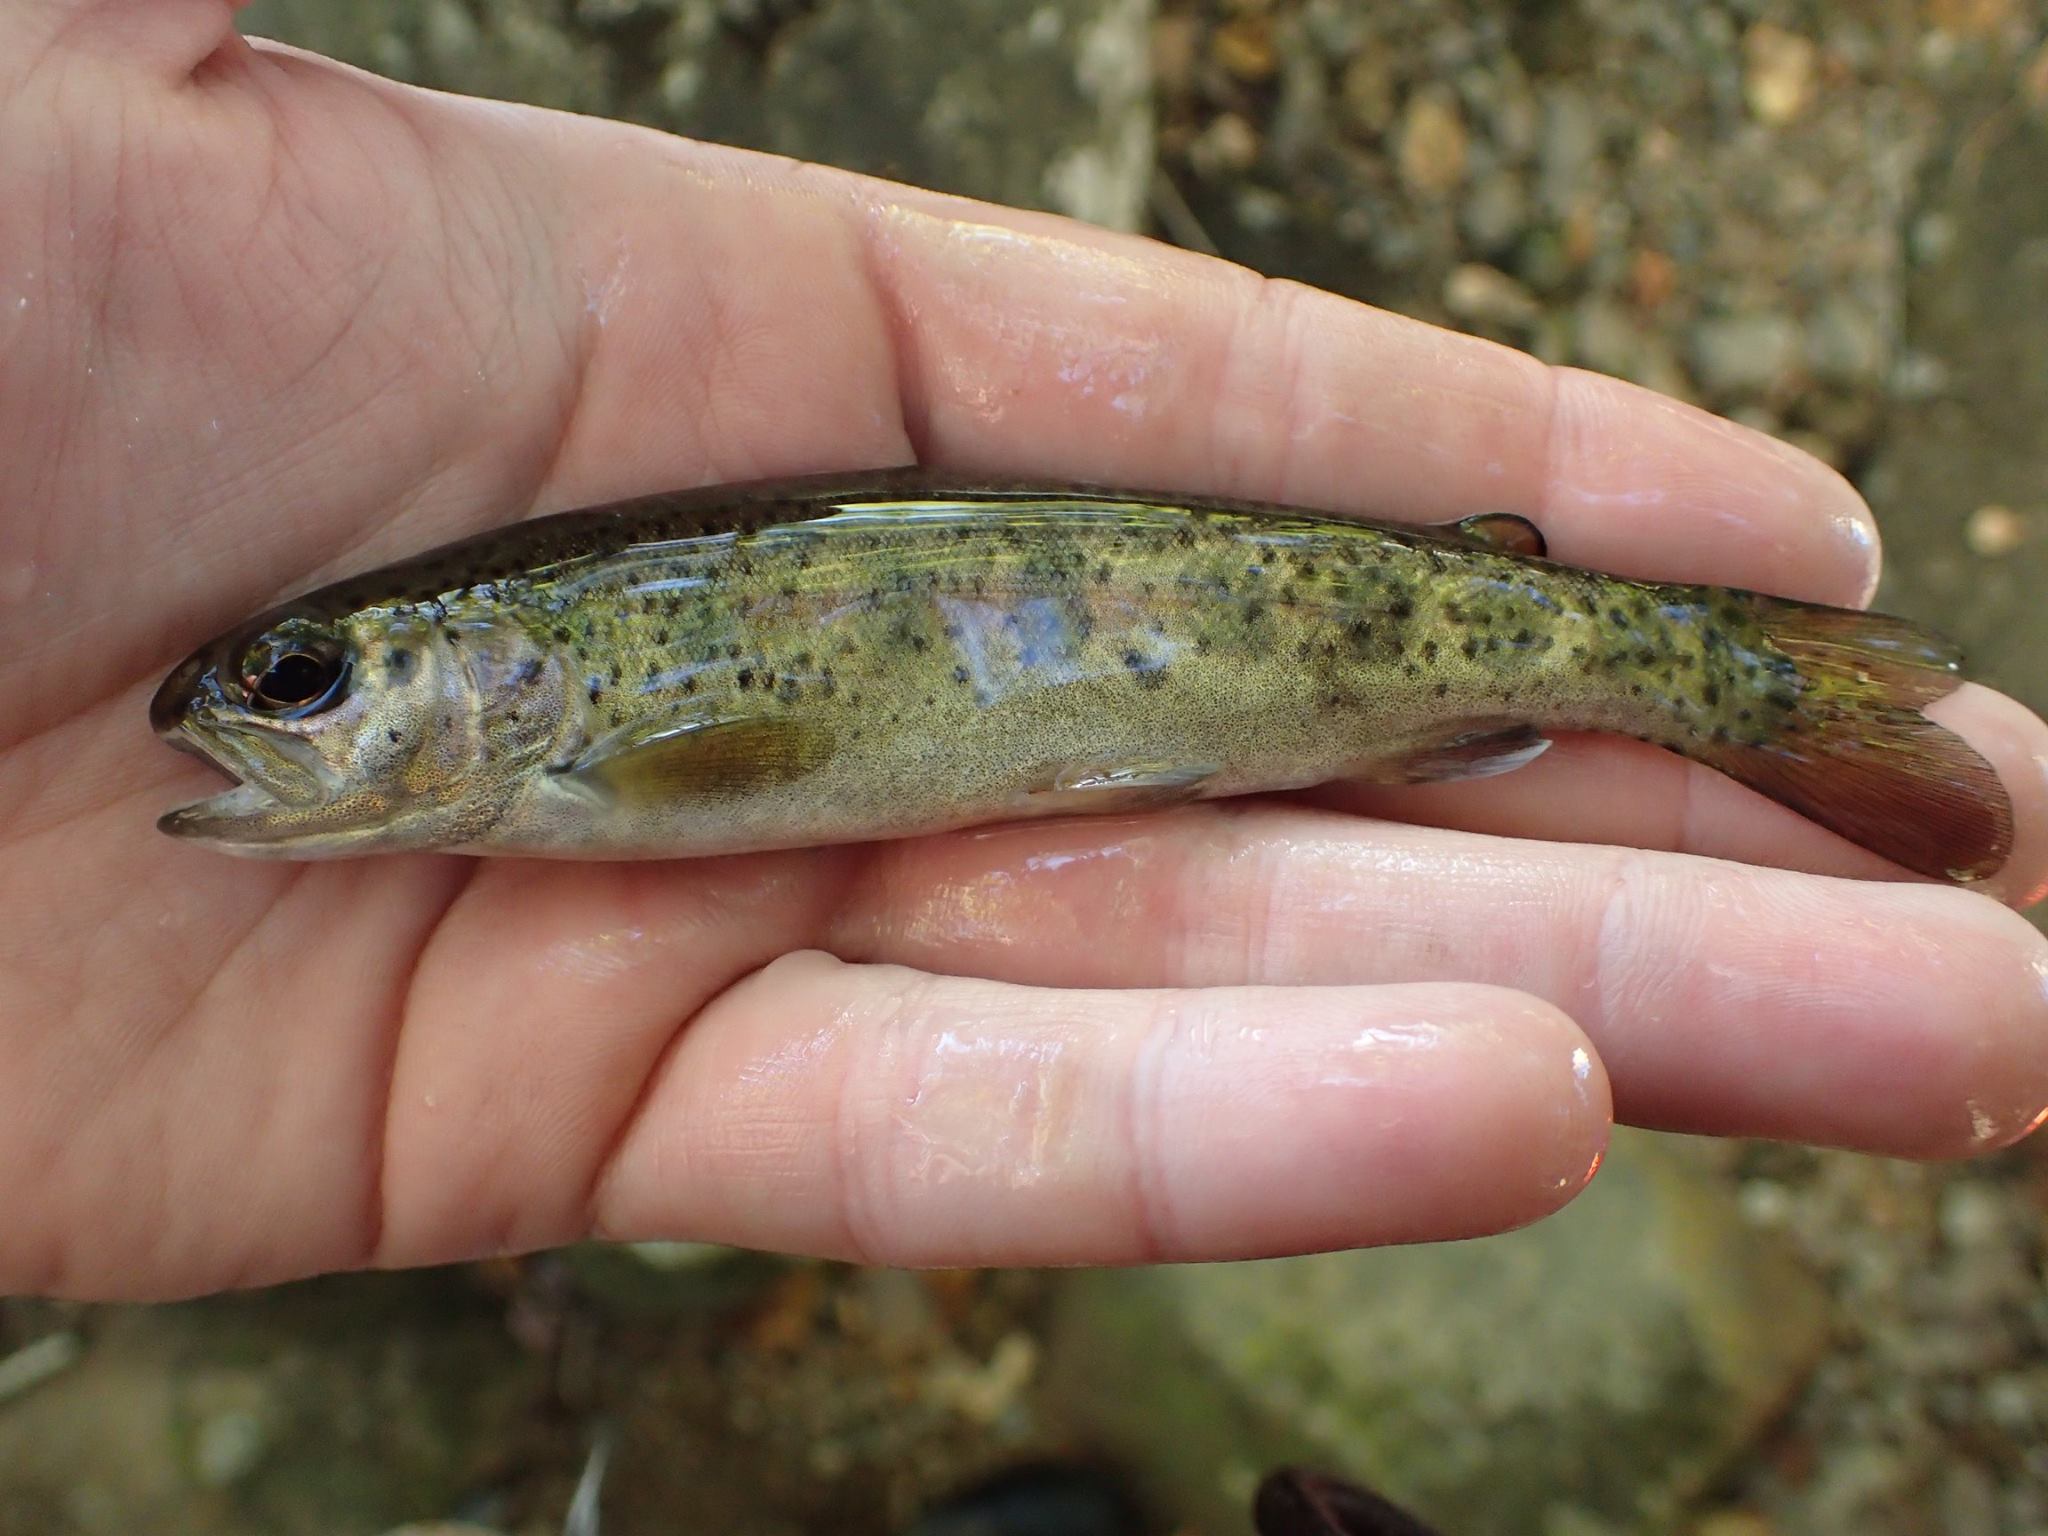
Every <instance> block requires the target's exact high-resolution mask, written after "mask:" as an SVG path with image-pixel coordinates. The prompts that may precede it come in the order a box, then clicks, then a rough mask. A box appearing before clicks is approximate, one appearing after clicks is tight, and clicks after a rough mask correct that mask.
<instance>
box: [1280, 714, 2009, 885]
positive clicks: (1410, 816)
mask: <svg viewBox="0 0 2048 1536" xmlns="http://www.w3.org/2000/svg"><path fill="white" fill-rule="evenodd" d="M1928 713H1929V714H1930V715H1931V716H1932V717H1933V718H1934V719H1936V720H1939V721H1940V722H1941V723H1942V724H1944V725H1946V726H1948V727H1949V728H1950V729H1951V730H1954V731H1956V732H1958V733H1959V734H1961V735H1962V736H1963V737H1964V738H1965V739H1966V740H1968V741H1969V742H1970V743H1971V744H1972V745H1974V746H1975V747H1976V748H1977V750H1978V751H1980V752H1982V753H1983V754H1984V756H1985V757H1986V758H1987V759H1988V760H1989V761H1990V763H1991V766H1992V767H1993V768H1994V769H1996V770H1997V772H1998V776H1999V778H2000V780H2001V781H2002V782H2003V783H2004V784H2005V785H2006V787H2007V790H2008V792H2009V793H2010V794H2011V796H2012V801H2013V818H2014V828H2013V850H2012V854H2011V856H2010V857H2009V858H2008V859H2007V860H2006V862H2005V866H2004V867H2003V868H2002V869H2000V870H1999V871H1998V872H1997V873H1996V874H1994V875H1992V876H1991V877H1990V878H1989V879H1987V880H1985V881H1983V882H1982V883H1981V884H1980V885H1979V886H1978V887H1976V888H1977V889H1979V890H1981V891H1982V892H1983V893H1984V894H1986V895H1989V896H1994V897H1997V898H1998V899H1999V900H2001V901H2005V902H2009V903H2012V904H2015V905H2020V906H2025V905H2028V904H2030V903H2033V902H2036V901H2039V900H2040V899H2041V898H2042V895H2043V894H2044V888H2048V725H2044V724H2043V723H2042V721H2041V720H2040V718H2039V717H2038V716H2036V715H2035V714H2034V713H2033V712H2032V711H2031V710H2029V709H2027V708H2026V706H2025V705H2022V704H2019V703H2017V702H2015V701H2014V700H2012V699H2009V698H2007V697H2006V696H2005V695H2004V694H2000V693H1993V692H1992V691H1991V690H1990V689H1988V688H1979V687H1977V686H1975V685H1973V684H1966V685H1965V686H1964V687H1963V688H1961V689H1960V690H1958V691H1957V692H1956V693H1954V694H1952V695H1950V696H1949V697H1948V698H1946V699H1943V700H1941V701H1940V702H1939V703H1937V704H1935V705H1934V706H1933V707H1932V708H1931V709H1930V710H1929V711H1928ZM1310 798H1312V799H1313V801H1314V803H1316V804H1319V805H1327V806H1331V807H1335V808H1338V809H1342V810H1348V811H1353V812H1357V813H1362V814H1365V815H1370V816H1385V817H1392V818H1397V819H1399V820H1403V821H1413V822H1421V823H1425V824H1427V825H1429V826H1439V827H1456V828H1459V829H1461V830H1463V831H1467V832H1490V833H1495V834H1500V835H1504V836H1508V837H1539V838H1558V839H1566V840H1569V841H1572V842H1580V843H1616V844H1620V845H1622V846H1625V847H1630V848H1661V849H1667V850H1672V851H1676V852H1681V853H1700V854H1706V855H1709V856H1710V857H1713V858H1718V859H1734V860H1737V861H1738V862H1741V863H1745V864H1767V865H1773V866H1776V867H1779V868H1784V869H1803V870H1810V871H1812V872H1814V873H1818V874H1828V875H1842V876H1848V877H1854V878H1860V879H1874V880H1909V879H1919V878H1920V877H1919V876H1917V875H1911V874H1908V873H1907V872H1905V871H1904V870H1901V869H1900V868H1899V867H1898V866H1896V865H1894V864H1892V863H1891V862H1890V861H1889V860H1886V859H1882V858H1879V857H1878V856H1877V855H1876V854H1874V853H1871V852H1869V851H1868V850H1867V849H1863V848H1859V847H1857V846H1856V845H1855V844H1853V843H1850V842H1848V841H1847V840H1846V839H1844V838H1840V837H1837V836H1836V835H1835V834H1834V833H1832V832H1829V831H1827V830H1826V829H1825V828H1823V827H1821V826H1818V825H1817V824H1815V823H1814V822H1811V821H1808V820H1807V819H1806V818H1805V817H1803V816H1800V815H1798V814H1797V813H1795V812H1793V811H1790V810H1787V809H1786V808H1785V807H1784V806H1781V805H1778V804H1777V803H1775V802H1774V801H1771V800H1767V799H1765V798H1764V797H1763V796H1762V795H1760V794H1758V793H1756V792H1755V791H1754V790H1749V789H1745V788H1744V787H1743V786H1742V785H1740V784H1738V783H1736V782H1735V781H1734V780H1733V779H1731V778H1728V777H1727V776H1726V775H1724V774H1720V773H1716V772H1714V771H1712V770H1711V769H1708V768H1703V767H1700V766H1699V765H1698V764H1695V763H1689V762H1687V761H1686V760H1685V759H1683V758H1681V757H1678V756H1676V755H1675V754H1673V753H1670V752H1664V751H1660V750H1658V749H1657V748H1655V747H1649V746H1644V745H1642V744H1640V743H1638V742H1633V741H1625V740H1622V739H1620V738H1617V737H1593V736H1576V737H1568V738H1565V739H1563V740H1560V741H1559V742H1557V743H1556V745H1555V746H1553V747H1552V749H1551V750H1550V751H1548V752H1546V753H1544V754H1543V756H1542V757H1540V758H1538V759H1537V760H1536V761H1535V762H1533V763H1531V764H1529V765H1528V766H1527V767H1526V768H1520V769H1517V770H1516V771H1515V772H1513V773H1510V774H1503V775H1501V776H1500V777H1498V778H1493V779H1486V780H1478V781H1467V782H1464V783H1458V784H1423V785H1413V786H1389V785H1379V784H1342V785H1332V786H1330V787H1328V788H1327V789H1325V790H1323V791H1320V792H1318V793H1317V794H1315V795H1314V796H1312V797H1310Z"/></svg>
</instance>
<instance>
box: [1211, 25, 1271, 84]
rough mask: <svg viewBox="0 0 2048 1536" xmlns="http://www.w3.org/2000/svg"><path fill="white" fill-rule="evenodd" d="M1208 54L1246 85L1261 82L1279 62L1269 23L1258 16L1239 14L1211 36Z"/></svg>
mask: <svg viewBox="0 0 2048 1536" xmlns="http://www.w3.org/2000/svg"><path fill="white" fill-rule="evenodd" d="M1209 56H1210V57H1211V58H1213V59H1214V60H1215V61H1216V62H1217V63H1218V64H1220V65H1221V66H1222V67H1223V68H1224V70H1225V71H1227V72H1228V73H1229V74H1231V75H1233V76H1235V77H1236V78H1237V79H1239V80H1242V81H1244V82H1245V83H1246V84H1248V85H1259V84H1263V83H1264V82H1265V81H1267V80H1270V79H1272V78H1273V71H1274V69H1275V68H1277V67H1278V65H1279V55H1278V54H1277V53H1276V52H1275V51H1274V48H1273V24H1272V22H1271V21H1270V20H1269V19H1268V18H1266V17H1264V16H1260V15H1250V16H1240V17H1238V18H1237V20H1235V21H1233V22H1230V23H1229V24H1228V25H1226V26H1223V27H1220V28H1218V29H1217V31H1216V33H1215V35H1214V36H1213V37H1211V38H1210V40H1209Z"/></svg>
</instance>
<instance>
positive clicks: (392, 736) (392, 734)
mask: <svg viewBox="0 0 2048 1536" xmlns="http://www.w3.org/2000/svg"><path fill="white" fill-rule="evenodd" d="M384 739H385V740H386V741H388V742H390V743H391V745H393V746H394V747H395V746H397V745H398V732H397V730H396V729H395V728H389V729H386V731H385V732H384Z"/></svg>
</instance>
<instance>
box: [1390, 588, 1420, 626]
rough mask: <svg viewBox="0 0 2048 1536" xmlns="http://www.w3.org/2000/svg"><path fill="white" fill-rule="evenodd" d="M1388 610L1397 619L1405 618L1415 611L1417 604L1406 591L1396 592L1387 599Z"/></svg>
mask: <svg viewBox="0 0 2048 1536" xmlns="http://www.w3.org/2000/svg"><path fill="white" fill-rule="evenodd" d="M1387 612H1388V613H1390V614H1392V615H1393V616H1394V617H1395V618H1397V619H1405V618H1407V617H1408V616H1409V615H1410V614H1412V613H1414V612H1415V604H1414V602H1413V601H1412V600H1411V599H1410V598H1409V596H1408V594H1407V593H1406V592H1396V593H1395V594H1394V595H1393V596H1392V597H1391V598H1389V599H1387Z"/></svg>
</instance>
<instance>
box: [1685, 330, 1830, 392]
mask: <svg viewBox="0 0 2048 1536" xmlns="http://www.w3.org/2000/svg"><path fill="white" fill-rule="evenodd" d="M1803 350H1804V348H1803V345H1802V336H1801V332H1800V327H1799V322H1798V321H1797V320H1795V319H1793V318H1792V317H1791V316H1790V315H1787V314H1783V313H1780V312H1779V311H1776V310H1747V311H1742V312H1738V313H1735V314H1725V315H1712V316H1709V317H1707V318H1706V319H1704V320H1701V321H1700V322H1699V323H1698V324H1697V325H1695V326H1694V327H1693V329H1692V335H1691V338H1690V352H1691V361H1692V367H1693V373H1694V374H1695V375H1696V376H1697V377H1698V379H1699V381H1700V384H1701V385H1702V386H1703V387H1704V388H1705V389H1706V390H1707V391H1708V392H1709V393H1711V394H1717V395H1721V396H1724V397H1726V396H1742V395H1761V394H1768V393H1774V392H1777V391H1781V390H1784V389H1786V388H1788V387H1789V386H1790V384H1791V383H1792V380H1793V377H1794V374H1795V372H1796V370H1797V369H1798V368H1799V366H1800V363H1801V361H1802V355H1801V354H1802V352H1803Z"/></svg>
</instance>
